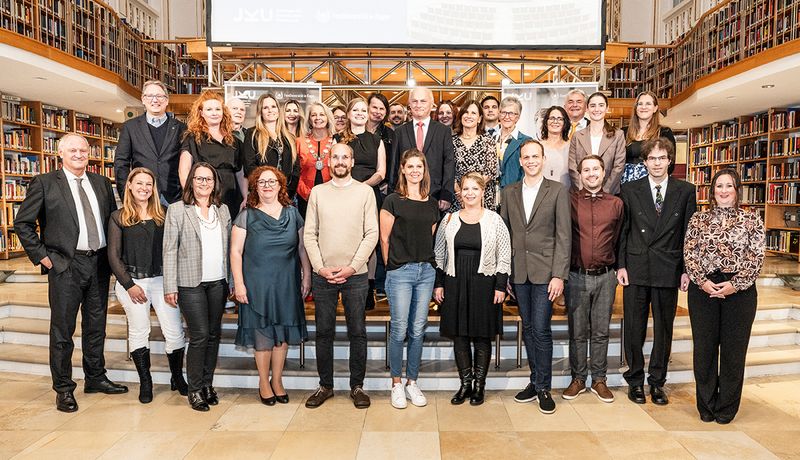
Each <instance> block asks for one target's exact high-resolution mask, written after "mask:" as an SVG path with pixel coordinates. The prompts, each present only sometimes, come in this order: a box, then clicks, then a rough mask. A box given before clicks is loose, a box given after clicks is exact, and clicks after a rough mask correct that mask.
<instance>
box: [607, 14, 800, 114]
mask: <svg viewBox="0 0 800 460" xmlns="http://www.w3.org/2000/svg"><path fill="white" fill-rule="evenodd" d="M797 40H800V0H729V1H727V2H723V3H721V4H719V5H717V6H715V7H714V8H712V9H711V10H709V11H707V12H706V13H705V14H703V16H701V17H700V19H699V21H698V22H697V24H696V25H695V26H694V27H693V28H692V29H691V30H690V31H689V32H687V33H686V34H685V35H684V36H683V37H681V38H680V39H678V40H677V41H676V42H675V43H673V44H670V45H665V46H647V45H642V46H632V47H631V48H630V49H629V55H628V59H626V60H625V61H624V62H623V63H621V64H618V65H617V66H616V67H614V68H613V69H611V70H610V71H609V72H610V73H609V89H610V90H611V91H612V96H615V97H631V96H630V94H636V93H638V92H640V91H642V90H651V91H654V92H655V93H656V94H657V95H658V96H659V97H660V98H674V97H680V95H681V93H684V92H685V91H687V90H689V89H691V87H692V85H693V84H694V83H695V82H697V81H698V80H700V79H701V78H703V77H705V76H708V75H711V74H713V73H715V72H718V71H720V70H723V69H725V68H728V67H730V66H732V65H734V64H737V63H739V62H742V61H744V60H745V59H748V58H751V57H754V56H756V55H758V54H760V53H764V52H765V51H768V50H771V49H774V48H778V47H782V46H783V45H788V44H789V43H791V42H794V43H795V44H796V43H797ZM626 76H631V77H632V78H626Z"/></svg>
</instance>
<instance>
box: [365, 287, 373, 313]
mask: <svg viewBox="0 0 800 460" xmlns="http://www.w3.org/2000/svg"><path fill="white" fill-rule="evenodd" d="M374 309H375V280H369V290H368V291H367V303H366V304H365V305H364V310H366V311H370V310H374Z"/></svg>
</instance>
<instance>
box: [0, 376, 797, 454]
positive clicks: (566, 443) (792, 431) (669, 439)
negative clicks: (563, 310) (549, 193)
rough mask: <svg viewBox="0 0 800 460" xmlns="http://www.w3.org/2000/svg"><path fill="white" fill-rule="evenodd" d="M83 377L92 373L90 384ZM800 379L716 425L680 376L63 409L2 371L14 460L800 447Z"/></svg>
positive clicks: (779, 450) (159, 398)
mask: <svg viewBox="0 0 800 460" xmlns="http://www.w3.org/2000/svg"><path fill="white" fill-rule="evenodd" d="M80 384H81V382H79V388H80ZM798 385H800V377H797V376H792V377H770V378H758V379H750V380H749V381H748V382H747V385H746V387H745V391H744V400H743V403H742V408H741V410H740V412H739V415H738V417H737V418H736V420H735V421H734V422H733V423H731V424H730V425H726V426H720V425H717V424H715V423H711V424H707V423H702V422H701V421H700V420H699V418H698V415H697V412H696V410H695V407H694V396H693V392H694V387H693V385H691V384H685V385H673V386H669V390H670V395H671V404H670V405H668V406H666V407H656V406H654V405H652V404H646V405H643V406H639V405H635V404H633V403H630V402H629V401H628V400H627V399H626V398H625V393H624V389H614V392H615V394H616V397H617V401H616V402H614V403H613V404H605V403H602V402H600V401H599V400H597V399H596V398H595V397H594V396H593V395H591V394H584V395H581V396H580V397H578V398H577V399H575V400H574V401H570V402H567V401H564V400H562V399H561V398H560V397H557V398H556V401H557V404H558V409H557V411H556V413H555V414H553V415H551V416H545V415H542V414H540V413H539V412H538V411H537V410H536V406H535V405H533V404H518V403H515V402H514V400H513V392H508V391H504V392H490V393H489V395H488V397H487V401H486V403H485V404H483V405H482V406H479V407H471V406H470V405H469V404H466V405H462V406H452V405H451V404H450V402H449V399H450V394H449V393H440V392H428V394H427V395H428V398H429V404H428V406H427V407H423V408H418V407H414V406H409V407H408V408H407V409H405V410H396V409H393V408H392V407H391V406H390V404H389V397H388V392H373V394H372V397H373V405H372V407H371V408H369V409H367V410H357V409H355V408H353V406H352V404H351V402H350V400H349V398H348V397H347V395H346V394H345V393H338V392H337V394H336V396H335V397H334V398H333V399H332V400H330V401H328V402H327V403H325V404H324V405H323V406H322V407H321V408H318V409H315V410H310V409H306V408H305V407H304V406H303V401H304V399H305V396H307V394H306V393H304V392H295V391H290V392H289V394H290V397H291V402H290V403H289V404H286V405H280V404H279V405H276V406H274V407H266V406H263V405H261V404H260V403H259V402H258V399H257V396H256V394H255V392H254V391H253V390H226V389H220V390H221V391H220V396H221V402H220V404H219V405H218V406H216V407H213V408H212V409H211V411H210V412H207V413H198V412H194V411H192V410H191V409H189V407H188V405H187V404H186V400H185V398H183V397H180V396H179V395H177V394H176V393H173V392H170V391H169V389H168V388H167V387H165V386H158V387H157V388H156V397H155V400H154V401H153V402H152V403H151V404H146V405H145V404H139V402H138V401H137V400H136V392H137V391H138V389H137V388H136V386H132V388H131V393H128V394H126V395H119V396H105V395H96V394H95V395H86V394H84V393H83V392H81V391H80V390H79V391H78V392H77V393H76V397H77V399H78V403H79V405H80V410H79V411H78V412H77V413H74V414H63V413H60V412H57V411H56V410H55V407H54V394H53V392H52V390H51V389H50V382H49V378H47V377H34V376H27V375H22V374H11V373H0V459H5V458H34V459H42V458H59V459H62V458H70V459H72V458H75V459H82V458H87V459H91V458H108V459H121V458H125V459H128V458H143V459H145V458H147V459H150V458H159V459H172V458H176V459H177V458H191V459H195V458H198V459H209V458H231V459H246V458H274V459H283V458H287V459H293V460H295V459H304V458H310V459H311V458H313V459H322V458H324V459H338V458H342V459H352V458H364V459H388V458H406V459H427V458H433V459H436V458H454V459H471V458H476V459H485V458H503V459H516V458H526V459H530V458H581V457H592V458H654V457H657V458H660V459H671V458H720V459H730V458H745V459H755V458H785V459H791V458H795V459H796V458H800V449H798V447H797V439H798V436H799V435H800V396H798V392H797V388H798Z"/></svg>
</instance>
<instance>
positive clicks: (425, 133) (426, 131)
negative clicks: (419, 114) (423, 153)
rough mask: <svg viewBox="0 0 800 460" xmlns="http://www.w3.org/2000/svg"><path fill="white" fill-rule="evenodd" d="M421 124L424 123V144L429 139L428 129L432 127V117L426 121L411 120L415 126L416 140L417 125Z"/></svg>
mask: <svg viewBox="0 0 800 460" xmlns="http://www.w3.org/2000/svg"><path fill="white" fill-rule="evenodd" d="M419 122H422V143H423V144H424V143H425V139H426V138H427V137H428V128H430V126H431V117H428V118H426V119H424V120H415V119H412V120H411V123H413V124H414V139H416V138H417V123H419Z"/></svg>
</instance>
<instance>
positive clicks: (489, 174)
mask: <svg viewBox="0 0 800 460" xmlns="http://www.w3.org/2000/svg"><path fill="white" fill-rule="evenodd" d="M479 133H480V134H479ZM453 147H455V160H456V200H455V202H454V203H453V206H451V207H450V212H456V211H458V210H459V209H461V197H460V196H459V193H458V192H459V187H458V184H460V183H461V178H462V177H464V176H465V175H467V173H471V172H477V173H478V174H480V175H481V176H483V178H484V180H485V181H486V192H485V193H484V195H483V207H485V208H486V209H490V210H492V211H494V210H495V209H496V208H497V201H496V200H495V196H496V194H495V188H496V187H495V182H496V180H497V178H498V176H499V169H498V168H499V166H498V162H497V152H496V150H495V145H494V139H492V137H491V136H489V135H488V134H484V129H483V109H482V108H481V105H480V103H479V102H478V101H475V100H472V101H467V102H466V103H464V106H463V107H462V108H461V111H460V113H459V114H458V118H456V119H455V121H454V122H453Z"/></svg>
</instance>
